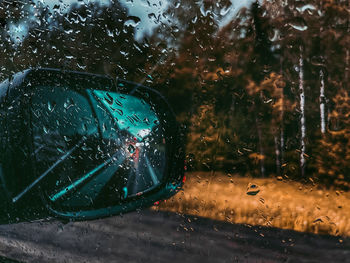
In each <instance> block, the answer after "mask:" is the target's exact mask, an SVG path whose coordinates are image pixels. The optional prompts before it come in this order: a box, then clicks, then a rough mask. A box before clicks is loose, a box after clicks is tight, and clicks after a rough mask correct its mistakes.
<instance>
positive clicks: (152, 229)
mask: <svg viewBox="0 0 350 263" xmlns="http://www.w3.org/2000/svg"><path fill="white" fill-rule="evenodd" d="M0 256H4V257H7V258H12V259H17V260H18V261H21V262H35V263H37V262H39V263H40V262H75V263H76V262H181V263H183V262H200V263H204V262H211V263H212V262H350V240H349V239H340V238H339V237H331V236H317V235H313V234H305V233H299V232H295V231H289V230H280V229H274V228H264V227H250V226H246V225H233V224H229V223H223V222H219V221H213V220H209V219H205V218H196V217H193V216H187V215H178V214H175V213H168V212H156V211H151V210H143V211H141V212H133V213H129V214H126V215H124V216H115V217H110V218H105V219H100V220H94V221H87V222H70V223H67V224H63V223H61V222H59V221H56V220H52V221H46V222H33V223H20V224H13V225H1V226H0ZM0 261H1V257H0Z"/></svg>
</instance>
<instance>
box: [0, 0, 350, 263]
mask: <svg viewBox="0 0 350 263" xmlns="http://www.w3.org/2000/svg"><path fill="white" fill-rule="evenodd" d="M0 30H1V31H0V32H1V34H0V81H4V82H3V84H1V85H0V107H1V105H2V104H1V103H2V98H4V94H5V93H6V91H7V86H8V85H10V86H11V85H14V83H13V81H14V78H11V77H12V76H13V75H14V74H16V73H17V72H22V73H23V71H24V70H27V69H34V68H54V69H59V70H62V71H63V72H64V71H75V72H81V73H93V74H101V75H106V76H108V77H109V78H110V79H112V80H113V82H114V83H115V84H116V86H115V89H114V90H111V89H108V90H107V88H106V90H103V89H97V88H96V90H94V89H93V88H91V87H90V86H89V88H88V89H87V90H86V92H81V91H80V90H79V91H72V90H70V91H69V90H68V89H66V87H61V86H60V87H41V88H40V89H38V92H37V93H36V94H35V96H34V97H33V98H32V101H31V105H32V109H31V118H32V124H33V131H34V135H33V145H34V148H35V154H34V155H35V158H36V160H37V161H38V162H39V163H40V165H38V167H37V169H36V175H37V178H40V176H42V175H46V174H48V175H50V176H47V177H46V176H45V180H46V181H45V182H46V183H47V189H46V190H44V191H42V193H43V194H44V195H45V196H44V200H46V201H47V203H48V204H50V205H52V206H53V207H54V208H56V209H58V210H59V209H63V210H64V209H68V208H72V207H73V209H72V213H78V212H79V211H81V210H82V207H83V206H85V204H86V203H89V204H90V205H91V207H92V208H94V209H100V208H101V207H102V206H107V208H106V207H103V208H104V209H110V211H112V207H113V204H114V203H115V200H118V202H119V201H120V203H123V202H124V201H125V200H127V199H129V200H132V199H133V198H137V197H139V196H140V195H142V194H143V193H144V192H147V191H149V192H152V191H153V190H154V189H157V187H160V186H161V185H162V183H163V180H164V174H166V173H167V172H168V170H167V169H168V168H167V167H172V166H171V165H169V163H166V160H167V156H168V155H169V154H174V155H175V156H180V155H181V154H182V153H179V152H172V150H173V149H171V147H167V144H166V143H167V142H168V141H173V140H175V139H177V138H172V137H171V135H168V134H167V135H166V133H165V129H164V126H162V125H164V123H163V124H161V123H160V122H159V120H160V119H162V117H163V116H162V112H158V111H157V110H156V109H155V105H153V104H150V103H148V102H146V101H143V100H139V99H138V97H137V96H136V95H135V94H134V95H135V96H134V95H133V93H132V92H130V93H129V94H121V91H123V90H124V89H125V87H123V84H122V83H124V82H119V80H123V81H124V80H126V81H127V82H128V81H129V82H131V83H138V85H139V84H140V85H145V86H147V87H150V88H151V89H154V90H156V91H158V92H160V94H162V96H163V97H164V98H165V100H166V101H167V103H169V105H170V106H171V108H172V109H173V111H174V114H175V116H176V120H177V121H178V122H179V124H180V126H181V135H182V136H183V137H184V138H185V139H184V144H185V148H186V150H185V157H186V158H185V159H186V162H185V164H184V167H185V169H186V173H185V178H184V179H183V183H184V184H183V186H182V187H181V189H180V190H179V192H178V193H177V194H176V195H174V196H173V197H171V198H168V199H166V200H155V202H153V201H152V203H153V205H152V206H151V207H149V208H145V209H138V210H136V211H134V212H130V213H125V214H121V215H113V216H110V217H106V218H100V219H95V220H85V221H84V220H83V221H68V222H67V221H64V220H62V219H59V218H57V217H55V216H47V217H45V218H42V219H40V220H34V221H31V222H17V223H15V224H3V225H0V256H3V257H5V258H7V260H17V261H20V262H119V261H121V262H124V261H125V262H151V261H154V262H255V261H257V262H260V261H261V262H282V261H283V262H284V261H291V262H299V261H300V262H346V261H348V255H349V252H350V239H349V236H350V202H349V201H350V192H349V189H350V118H349V117H350V114H349V112H350V85H349V83H350V50H349V48H350V4H349V1H345V0H332V1H331V0H322V1H315V0H304V1H299V0H277V1H270V0H260V1H253V0H246V1H239V0H217V1H213V0H196V1H191V0H177V1H169V0H148V1H143V0H120V1H116V0H103V1H97V0H69V1H62V0H45V1H44V0H31V1H17V0H16V1H8V0H4V1H1V2H0ZM19 75H20V76H22V74H21V73H20V74H19ZM15 79H16V78H15ZM17 81H19V80H17ZM118 83H120V85H117V84H118ZM30 85H31V83H28V87H29V86H30ZM83 88H86V87H83ZM144 96H145V98H147V95H144ZM28 98H29V97H24V99H23V100H24V101H27V99H28ZM28 100H29V99H28ZM112 104H113V106H112ZM0 110H1V111H0V132H1V131H2V130H3V129H5V125H6V124H7V123H6V119H5V118H4V117H3V116H4V114H5V115H6V112H10V111H11V107H10V108H7V109H4V108H1V109H0ZM87 138H89V140H88V141H89V143H87V142H86V141H85V140H86V139H87ZM50 141H55V143H54V144H53V143H50ZM0 142H2V143H1V145H0V150H1V151H2V152H0V157H1V158H2V157H4V153H6V150H7V148H6V142H7V138H6V137H5V136H3V137H2V138H0ZM57 145H58V146H57ZM77 145H78V146H79V147H77ZM77 148H79V149H77ZM116 153H118V154H116ZM116 155H118V156H117V157H116ZM141 157H142V158H141ZM3 159H4V158H3ZM0 160H2V159H0ZM181 165H182V164H181ZM174 166H175V164H174ZM1 167H2V164H1V161H0V179H1V178H2V176H1V174H2V172H1ZM101 167H103V169H102V168H101ZM99 169H101V170H99ZM169 169H171V168H169ZM175 172H176V171H175ZM91 174H94V175H97V176H96V177H94V179H92V177H90V175H91ZM81 178H85V179H81ZM33 179H34V178H33ZM79 180H84V183H85V182H89V183H87V184H86V185H85V186H84V187H83V186H82V184H80V182H81V181H79ZM0 183H1V184H2V185H4V183H3V182H0ZM78 187H81V188H79V189H80V191H79V194H73V191H71V189H75V188H78ZM166 187H167V189H168V190H169V189H170V190H176V188H177V186H174V185H171V184H169V185H167V186H166ZM4 188H5V186H4ZM172 188H174V189H172ZM101 189H103V190H104V191H103V192H104V193H105V194H104V195H100V194H99V193H101ZM3 193H5V191H2V192H1V194H0V199H1V195H2V194H3ZM4 195H5V194H4ZM3 199H4V198H3ZM140 200H142V201H140V202H145V203H146V202H149V200H147V198H144V199H140ZM123 204H125V203H123ZM50 205H48V207H50ZM125 206H126V205H125ZM0 207H1V204H0ZM111 214H112V213H111ZM18 221H19V220H18ZM0 261H1V258H0Z"/></svg>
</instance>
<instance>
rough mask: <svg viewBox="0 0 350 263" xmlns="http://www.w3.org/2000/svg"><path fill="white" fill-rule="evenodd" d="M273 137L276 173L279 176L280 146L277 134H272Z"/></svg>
mask: <svg viewBox="0 0 350 263" xmlns="http://www.w3.org/2000/svg"><path fill="white" fill-rule="evenodd" d="M274 139H275V154H276V174H277V175H278V176H279V175H281V162H280V155H281V152H280V146H279V141H278V136H277V135H275V136H274Z"/></svg>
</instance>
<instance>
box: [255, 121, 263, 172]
mask: <svg viewBox="0 0 350 263" xmlns="http://www.w3.org/2000/svg"><path fill="white" fill-rule="evenodd" d="M255 124H256V128H257V130H258V138H259V151H260V155H261V157H262V158H260V172H261V176H262V177H265V162H264V158H265V152H264V147H263V144H262V140H263V139H262V132H261V126H260V123H259V120H258V117H255Z"/></svg>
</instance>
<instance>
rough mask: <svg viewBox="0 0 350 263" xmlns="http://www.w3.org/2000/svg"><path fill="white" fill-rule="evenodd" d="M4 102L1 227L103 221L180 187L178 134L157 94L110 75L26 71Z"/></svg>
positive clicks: (0, 156) (181, 166)
mask: <svg viewBox="0 0 350 263" xmlns="http://www.w3.org/2000/svg"><path fill="white" fill-rule="evenodd" d="M3 86H4V85H3ZM0 94H3V95H2V96H0V106H1V109H0V110H1V112H2V116H1V118H2V119H1V124H2V128H1V129H0V136H1V138H2V142H4V143H3V146H2V148H0V179H1V187H2V193H3V196H2V197H0V198H1V200H0V202H2V206H3V211H4V213H3V215H2V220H3V222H16V220H32V219H37V218H42V217H45V216H48V215H53V216H57V217H61V218H66V219H73V220H84V219H94V218H100V217H106V216H110V215H115V214H120V213H124V212H127V211H131V210H135V209H137V208H143V207H148V206H150V205H152V204H153V203H154V202H156V201H158V200H161V199H166V198H169V197H170V196H172V195H174V194H175V193H176V192H177V190H178V189H180V188H181V186H182V181H183V176H184V146H183V140H182V136H181V132H180V130H179V126H178V124H177V122H176V119H175V115H174V113H173V111H172V109H171V108H170V106H169V104H168V103H167V102H166V100H165V99H164V98H163V97H162V96H161V95H160V94H159V93H158V92H156V91H155V90H152V89H150V88H148V87H145V86H143V85H140V84H137V83H133V82H129V81H126V80H120V79H118V80H117V81H116V82H115V81H113V80H112V79H111V78H109V77H107V76H101V75H94V74H86V73H78V72H71V71H62V70H56V69H30V70H26V71H24V72H20V73H18V74H16V75H15V76H14V77H13V78H12V80H11V81H10V83H9V84H8V90H7V92H6V93H4V92H3V93H1V90H0Z"/></svg>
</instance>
